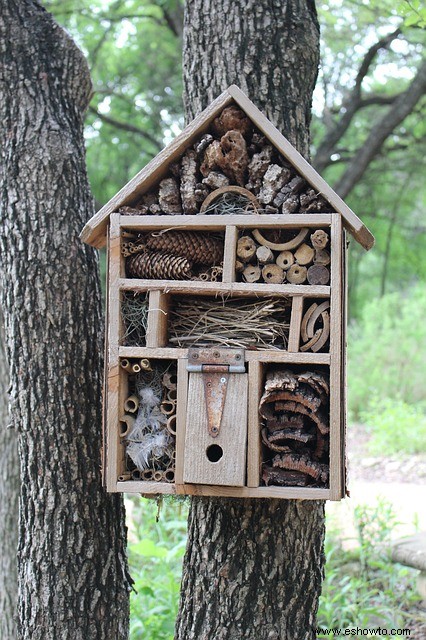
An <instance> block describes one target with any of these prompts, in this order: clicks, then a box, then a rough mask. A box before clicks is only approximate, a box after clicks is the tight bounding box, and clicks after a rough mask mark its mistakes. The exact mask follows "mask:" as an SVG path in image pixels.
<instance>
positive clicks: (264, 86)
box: [176, 0, 324, 640]
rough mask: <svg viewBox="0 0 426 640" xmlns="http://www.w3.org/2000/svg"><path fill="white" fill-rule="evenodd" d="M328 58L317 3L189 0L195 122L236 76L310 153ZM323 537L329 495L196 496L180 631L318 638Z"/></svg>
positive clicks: (197, 638) (189, 102) (190, 108)
mask: <svg viewBox="0 0 426 640" xmlns="http://www.w3.org/2000/svg"><path fill="white" fill-rule="evenodd" d="M318 62H319V27H318V22H317V16H316V11H315V6H314V4H313V3H312V2H310V1H309V0H307V1H306V0H287V2H286V3H285V4H284V5H283V3H282V2H281V1H280V0H272V2H271V1H268V2H259V1H258V0H237V1H235V2H232V3H230V2H228V0H215V2H214V3H213V2H206V0H188V1H187V2H186V6H185V28H184V46H183V69H184V87H185V93H184V101H185V106H186V115H187V119H188V120H189V119H192V118H193V117H194V116H195V115H196V114H197V113H199V112H200V111H201V110H202V109H204V108H205V107H206V106H207V105H208V104H209V103H210V102H211V101H212V100H213V99H214V98H215V97H216V96H217V95H218V94H219V93H220V92H221V91H223V90H224V89H225V88H226V87H227V86H228V85H230V84H233V83H235V84H238V85H239V86H240V87H241V88H242V90H243V91H244V92H245V93H246V94H247V95H248V96H249V97H251V98H252V99H253V100H254V102H255V103H256V104H257V106H259V108H260V109H262V110H263V111H264V112H265V113H266V115H267V116H268V117H269V118H270V119H271V120H272V122H273V123H274V124H275V125H276V126H277V127H278V128H279V129H280V130H281V131H282V132H283V133H284V135H286V136H287V138H288V139H289V140H290V141H291V142H292V144H293V145H294V146H295V147H296V148H297V149H298V150H299V151H300V152H301V153H302V154H303V155H304V156H305V157H308V155H309V123H310V116H311V101H312V92H313V89H314V86H315V81H316V77H317V71H318ZM323 538H324V503H323V502H314V501H300V502H299V501H294V500H286V501H284V500H240V499H227V500H223V499H218V498H216V499H215V498H198V497H196V498H193V499H192V501H191V512H190V516H189V529H188V546H187V552H186V556H185V559H184V567H183V579H182V588H181V601H180V610H179V614H178V619H177V625H176V638H177V639H178V640H191V639H194V640H201V639H206V640H207V639H211V638H215V639H217V640H225V639H231V638H241V639H242V638H259V640H266V639H267V638H268V639H270V640H272V639H276V640H278V639H279V640H284V639H285V638H288V639H291V640H297V639H298V638H300V639H302V638H303V639H306V638H314V637H316V634H315V621H316V611H317V608H318V599H319V595H320V590H321V577H322V571H323Z"/></svg>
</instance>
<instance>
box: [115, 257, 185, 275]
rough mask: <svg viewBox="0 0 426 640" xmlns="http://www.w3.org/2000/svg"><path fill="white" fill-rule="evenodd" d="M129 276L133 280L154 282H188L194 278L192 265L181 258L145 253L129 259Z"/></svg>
mask: <svg viewBox="0 0 426 640" xmlns="http://www.w3.org/2000/svg"><path fill="white" fill-rule="evenodd" d="M126 266H127V275H128V276H130V277H131V278H152V279H154V280H187V279H188V278H190V277H191V276H192V272H191V269H192V264H191V263H190V262H189V260H187V259H186V258H183V257H181V256H172V255H170V254H169V253H157V252H155V251H144V252H143V253H136V254H134V255H133V256H131V257H130V258H128V259H127V262H126Z"/></svg>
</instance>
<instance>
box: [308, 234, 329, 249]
mask: <svg viewBox="0 0 426 640" xmlns="http://www.w3.org/2000/svg"><path fill="white" fill-rule="evenodd" d="M311 243H312V246H313V247H314V249H325V247H326V246H327V245H328V234H327V233H326V232H325V231H324V230H323V229H317V230H316V231H314V233H312V234H311Z"/></svg>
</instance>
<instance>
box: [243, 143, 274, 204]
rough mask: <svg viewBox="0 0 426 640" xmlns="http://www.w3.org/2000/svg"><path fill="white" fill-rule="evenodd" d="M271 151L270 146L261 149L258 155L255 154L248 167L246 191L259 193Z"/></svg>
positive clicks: (270, 158) (269, 161)
mask: <svg viewBox="0 0 426 640" xmlns="http://www.w3.org/2000/svg"><path fill="white" fill-rule="evenodd" d="M272 153H273V149H272V147H271V146H270V145H268V146H265V147H263V149H262V150H261V151H259V153H255V154H254V155H253V157H252V159H251V160H250V163H249V165H248V177H249V179H248V183H247V184H246V189H249V190H250V191H253V193H256V194H257V193H259V190H260V188H261V187H262V182H263V178H264V176H265V173H266V172H267V170H268V168H269V165H270V164H271V160H272Z"/></svg>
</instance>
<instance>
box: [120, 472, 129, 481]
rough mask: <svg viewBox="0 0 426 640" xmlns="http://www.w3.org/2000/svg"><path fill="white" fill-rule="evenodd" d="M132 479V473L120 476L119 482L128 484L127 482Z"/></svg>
mask: <svg viewBox="0 0 426 640" xmlns="http://www.w3.org/2000/svg"><path fill="white" fill-rule="evenodd" d="M131 477H132V474H131V473H123V474H122V475H121V476H118V482H126V480H130V478H131Z"/></svg>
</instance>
